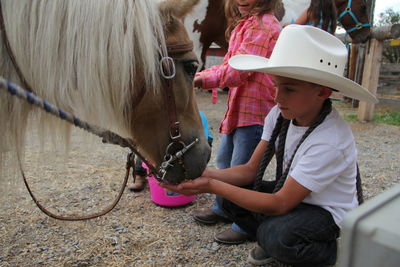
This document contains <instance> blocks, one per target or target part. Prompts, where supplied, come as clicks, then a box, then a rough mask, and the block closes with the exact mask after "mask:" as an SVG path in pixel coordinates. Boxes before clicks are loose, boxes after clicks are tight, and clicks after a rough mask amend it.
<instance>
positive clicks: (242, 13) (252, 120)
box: [193, 0, 281, 244]
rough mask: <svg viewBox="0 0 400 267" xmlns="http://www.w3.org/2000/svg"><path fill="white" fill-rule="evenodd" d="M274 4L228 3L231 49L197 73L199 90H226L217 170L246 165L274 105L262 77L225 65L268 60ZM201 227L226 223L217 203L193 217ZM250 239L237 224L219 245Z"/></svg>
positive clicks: (276, 28) (265, 0)
mask: <svg viewBox="0 0 400 267" xmlns="http://www.w3.org/2000/svg"><path fill="white" fill-rule="evenodd" d="M277 2H278V0H227V1H226V5H225V13H226V16H227V20H228V22H229V26H228V28H227V31H226V32H227V36H228V37H229V38H230V39H229V48H228V52H227V53H226V55H225V57H224V59H223V62H222V63H221V65H217V66H213V67H211V68H209V69H206V70H204V71H202V72H199V73H197V74H196V77H195V79H194V85H195V86H196V87H200V88H203V89H212V88H225V87H229V96H228V109H227V111H226V113H225V116H224V118H223V120H222V122H221V126H220V129H219V131H220V133H221V134H222V138H221V143H220V147H219V150H218V153H217V167H218V168H219V169H225V168H229V167H233V166H236V165H239V164H244V163H246V162H247V161H248V160H249V159H250V157H251V154H252V153H253V151H254V149H255V147H256V146H257V144H258V142H259V141H260V138H261V133H262V127H263V123H264V118H265V116H266V115H267V114H268V112H269V111H270V110H271V108H272V107H273V106H274V105H275V103H274V96H275V85H274V83H273V81H272V80H271V77H270V76H269V75H267V74H265V73H257V72H239V71H237V70H234V69H232V68H231V67H229V65H228V60H229V58H231V57H232V56H234V55H237V54H245V53H249V54H253V55H259V56H263V57H269V56H270V55H271V52H272V50H273V48H274V46H275V43H276V40H277V38H278V35H279V32H280V30H281V27H280V25H279V22H278V20H277V19H276V18H275V16H274V13H273V12H274V9H275V7H276V5H277ZM193 215H194V218H195V220H197V221H198V222H201V223H204V224H212V223H216V222H217V221H220V220H224V217H225V216H224V213H223V212H222V210H221V209H220V208H219V206H218V204H217V202H215V203H214V205H213V207H212V208H211V209H206V210H200V211H195V212H194V214H193ZM247 238H248V235H247V233H245V232H243V231H241V229H240V228H239V227H237V226H236V225H232V228H230V229H228V230H226V231H224V232H222V233H220V234H217V235H216V236H215V239H216V240H217V241H219V242H222V243H228V244H238V243H241V242H244V241H245V240H246V239H247Z"/></svg>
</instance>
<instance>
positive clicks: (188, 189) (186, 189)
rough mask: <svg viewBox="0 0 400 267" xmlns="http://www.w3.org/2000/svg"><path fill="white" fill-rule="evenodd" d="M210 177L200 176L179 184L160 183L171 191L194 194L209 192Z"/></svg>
mask: <svg viewBox="0 0 400 267" xmlns="http://www.w3.org/2000/svg"><path fill="white" fill-rule="evenodd" d="M209 183H210V179H209V178H206V177H199V178H196V179H194V180H192V181H188V182H184V183H181V184H178V185H170V184H166V183H160V185H161V186H162V187H164V188H166V189H168V190H170V191H173V192H176V193H179V194H182V195H185V196H192V195H197V194H201V193H206V192H208V189H209Z"/></svg>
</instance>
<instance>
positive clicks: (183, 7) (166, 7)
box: [159, 0, 200, 19]
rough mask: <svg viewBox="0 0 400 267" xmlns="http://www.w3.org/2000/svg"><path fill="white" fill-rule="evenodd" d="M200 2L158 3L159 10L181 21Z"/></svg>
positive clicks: (177, 1) (189, 0)
mask: <svg viewBox="0 0 400 267" xmlns="http://www.w3.org/2000/svg"><path fill="white" fill-rule="evenodd" d="M199 2H200V0H164V1H161V2H160V4H159V5H160V10H161V11H162V12H165V13H170V14H172V15H174V16H175V17H177V18H179V19H182V18H183V17H185V15H186V14H188V13H190V12H191V11H192V10H193V8H194V7H195V6H196V5H197V4H198V3H199Z"/></svg>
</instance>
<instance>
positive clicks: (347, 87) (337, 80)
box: [229, 55, 378, 103]
mask: <svg viewBox="0 0 400 267" xmlns="http://www.w3.org/2000/svg"><path fill="white" fill-rule="evenodd" d="M229 65H230V66H231V67H232V68H234V69H237V70H244V71H257V72H264V73H268V74H272V75H277V76H283V77H288V78H292V79H297V80H302V81H306V82H311V83H315V84H319V85H323V86H326V87H329V88H332V89H335V90H338V91H339V92H340V93H341V94H343V95H345V96H348V97H351V98H355V99H358V100H361V101H365V102H369V103H378V99H377V98H376V97H375V96H374V95H373V94H371V93H370V92H369V91H368V90H366V89H365V88H364V87H362V86H360V85H359V84H357V83H355V82H353V81H352V80H350V79H347V78H345V77H342V76H339V75H336V74H334V73H329V72H326V71H322V70H318V69H314V68H307V67H303V66H302V67H299V66H274V65H273V64H272V63H271V61H270V60H269V59H267V58H265V57H260V56H255V55H236V56H233V57H231V58H230V59H229Z"/></svg>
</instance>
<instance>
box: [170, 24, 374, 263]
mask: <svg viewBox="0 0 400 267" xmlns="http://www.w3.org/2000/svg"><path fill="white" fill-rule="evenodd" d="M346 60H347V50H346V48H345V46H344V45H343V44H342V43H341V41H340V40H338V39H337V38H336V37H334V36H333V35H331V34H329V33H327V32H325V31H323V30H320V29H318V28H315V27H312V26H303V25H289V26H287V27H286V28H284V29H283V30H282V32H281V35H280V37H279V39H278V41H277V43H276V46H275V48H274V51H273V53H272V55H271V57H270V59H266V58H263V57H258V56H252V55H238V56H235V57H232V58H231V59H230V61H229V64H230V65H231V66H232V67H233V68H235V69H239V70H246V71H249V70H254V71H259V72H265V73H270V74H272V75H274V79H275V82H276V85H277V93H276V98H275V101H276V103H277V106H276V107H274V108H273V109H272V110H271V112H270V113H269V114H268V116H267V117H266V119H265V126H264V132H263V135H262V140H261V141H260V143H259V145H258V146H257V148H256V150H255V152H254V153H253V155H252V157H251V159H250V160H249V162H248V163H246V164H244V165H240V166H236V167H233V168H229V169H225V170H211V169H206V170H205V171H204V173H203V175H202V177H199V178H197V179H195V180H193V181H191V182H186V183H183V184H180V185H178V186H169V185H164V186H165V187H166V188H168V189H169V190H173V191H176V192H179V193H182V194H189V195H190V194H198V193H204V192H210V193H214V194H217V195H219V196H221V197H223V199H222V200H221V203H220V204H221V206H222V208H223V210H224V212H225V213H226V214H227V216H228V217H229V218H230V219H231V220H232V221H234V222H235V223H237V224H238V225H239V226H240V227H241V228H242V229H244V230H245V231H246V232H248V233H249V234H250V235H252V236H254V237H255V238H256V239H257V241H258V245H259V246H258V247H256V248H255V249H253V250H252V251H251V252H250V255H249V261H250V262H251V263H253V264H256V265H261V264H267V263H269V262H272V261H274V260H276V261H278V262H280V263H284V264H290V265H292V266H313V267H318V266H328V265H332V264H334V263H335V262H336V254H337V247H336V239H337V237H338V236H339V229H340V228H339V226H340V222H341V221H342V219H343V217H344V215H345V214H346V213H347V212H348V211H350V210H352V209H354V208H356V207H357V206H358V204H359V201H358V199H357V190H356V176H357V166H356V161H357V153H356V147H355V142H354V137H353V135H352V132H351V129H350V128H349V126H348V125H347V124H346V122H344V120H343V119H342V118H341V117H340V116H339V114H338V112H337V111H336V110H335V109H334V108H333V107H332V105H331V101H330V100H329V96H330V95H331V93H332V90H335V91H339V92H340V93H342V94H344V95H346V96H349V97H352V98H356V99H359V100H362V101H368V102H377V100H376V98H375V97H374V96H373V95H371V94H370V93H369V92H368V91H367V90H366V89H364V88H362V87H361V86H359V85H358V84H356V83H354V82H352V81H351V80H348V79H346V78H344V77H343V72H344V67H345V64H346ZM275 151H276V152H275ZM274 154H275V155H276V158H277V171H276V173H277V175H276V180H275V181H271V182H264V181H262V177H263V173H264V170H265V167H266V165H267V164H268V162H269V160H270V159H271V157H272V156H273V155H274ZM249 185H253V189H254V190H248V189H244V188H242V187H243V186H249Z"/></svg>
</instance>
